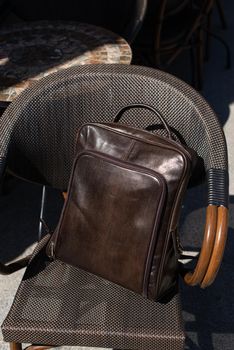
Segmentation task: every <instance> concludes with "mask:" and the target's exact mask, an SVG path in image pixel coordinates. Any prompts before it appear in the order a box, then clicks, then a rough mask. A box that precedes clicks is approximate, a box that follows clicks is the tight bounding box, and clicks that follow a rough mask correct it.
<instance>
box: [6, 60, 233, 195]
mask: <svg viewBox="0 0 234 350" xmlns="http://www.w3.org/2000/svg"><path fill="white" fill-rule="evenodd" d="M130 103H145V104H150V105H152V106H154V107H155V108H157V109H158V110H159V111H160V112H161V113H162V114H163V115H164V117H165V118H166V120H167V122H168V123H169V125H170V126H171V127H173V128H175V129H176V130H177V131H179V133H180V135H181V136H182V138H183V139H184V140H185V142H186V143H187V144H188V145H189V146H191V147H192V148H193V149H195V150H196V151H197V152H198V154H199V156H201V157H202V158H203V160H204V164H205V168H206V170H209V169H210V168H215V169H223V170H227V152H226V144H225V139H224V136H223V132H222V130H221V127H220V125H219V122H218V121H217V118H216V116H215V114H214V112H213V110H212V109H211V108H210V106H209V105H208V104H207V102H206V101H205V100H204V99H203V98H202V97H201V96H200V95H199V94H198V93H197V92H196V91H195V90H194V89H192V88H191V87H190V86H188V85H187V84H186V83H184V82H182V81H180V80H179V79H177V78H174V77H172V76H171V75H169V74H167V73H164V72H161V71H157V70H153V69H149V68H144V67H136V66H125V65H93V66H91V65H86V66H80V67H72V68H69V69H67V70H64V71H61V72H58V73H55V74H52V75H50V76H48V77H46V78H43V79H41V80H40V81H39V82H38V83H36V84H35V85H34V86H33V87H32V88H29V89H27V90H26V91H24V92H23V93H22V94H21V95H20V96H19V98H17V99H16V100H15V101H14V102H13V103H12V104H11V105H10V107H9V108H8V109H7V111H6V112H5V113H4V114H3V116H2V118H1V120H0V133H1V141H0V157H4V156H5V155H6V153H7V150H8V147H9V144H10V142H11V145H12V147H13V149H14V152H16V151H17V155H18V157H17V160H18V161H15V159H14V162H13V161H11V157H9V165H10V167H11V168H12V169H13V170H15V171H16V172H17V173H18V174H20V175H22V176H24V177H26V178H27V177H30V176H29V175H28V174H27V173H25V171H26V169H27V170H28V169H29V168H30V167H31V169H32V170H33V171H34V172H35V173H37V172H38V175H40V178H41V179H42V182H43V181H44V182H45V183H48V184H50V185H52V186H54V187H57V188H60V189H66V187H67V183H68V178H69V174H70V170H71V165H72V159H73V147H74V139H75V135H76V132H77V129H78V128H79V126H80V125H81V124H82V123H87V122H108V121H112V120H113V116H114V115H115V113H116V112H117V111H118V110H119V109H120V108H121V107H123V106H125V105H127V104H130ZM123 122H126V123H129V124H131V125H133V126H137V127H145V126H147V125H148V124H155V123H156V124H157V123H159V121H158V120H155V116H154V115H153V114H151V113H150V112H148V111H141V112H139V110H137V111H136V110H133V111H131V112H129V113H128V114H126V117H125V118H123ZM15 154H16V153H14V155H15ZM22 154H24V157H22ZM24 162H26V163H24ZM25 164H27V166H24V165H25ZM29 165H30V166H29Z"/></svg>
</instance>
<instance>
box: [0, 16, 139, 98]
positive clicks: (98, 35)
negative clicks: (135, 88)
mask: <svg viewBox="0 0 234 350" xmlns="http://www.w3.org/2000/svg"><path fill="white" fill-rule="evenodd" d="M131 58H132V54H131V49H130V47H129V45H128V43H127V42H126V41H125V40H124V39H123V38H121V37H120V36H119V35H117V34H114V33H112V32H110V31H109V30H106V29H103V28H100V27H96V26H93V25H89V24H85V23H77V22H58V21H56V22H46V21H43V22H34V23H33V24H30V25H29V24H27V25H26V24H22V23H21V24H18V25H14V26H9V27H5V28H1V30H0V101H9V102H11V101H12V100H13V99H14V98H15V97H16V96H17V95H18V94H19V93H20V92H22V91H23V90H24V89H25V88H26V87H28V86H29V85H30V84H32V83H33V82H35V81H36V80H39V79H41V78H42V77H44V76H47V75H49V74H51V73H53V72H56V71H58V70H61V69H64V68H68V67H71V66H75V65H80V64H95V63H120V64H122V63H123V64H130V63H131Z"/></svg>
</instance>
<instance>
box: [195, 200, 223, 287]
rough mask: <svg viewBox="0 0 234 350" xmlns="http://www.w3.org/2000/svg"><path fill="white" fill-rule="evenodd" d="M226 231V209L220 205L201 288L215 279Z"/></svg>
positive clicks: (220, 260)
mask: <svg viewBox="0 0 234 350" xmlns="http://www.w3.org/2000/svg"><path fill="white" fill-rule="evenodd" d="M227 232H228V209H227V208H226V207H224V206H220V207H218V220H217V230H216V238H215V243H214V248H213V252H212V255H211V258H210V262H209V266H208V269H207V271H206V274H205V277H204V279H203V281H202V283H201V287H202V288H206V287H208V286H209V285H211V283H213V281H214V280H215V277H216V275H217V273H218V271H219V267H220V265H221V262H222V258H223V254H224V249H225V245H226V240H227Z"/></svg>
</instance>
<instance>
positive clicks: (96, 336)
mask: <svg viewBox="0 0 234 350" xmlns="http://www.w3.org/2000/svg"><path fill="white" fill-rule="evenodd" d="M46 240H47V238H45V239H44V241H42V243H41V244H40V246H39V248H37V253H36V254H34V258H33V259H32V261H31V263H30V265H29V267H28V268H27V271H26V274H25V276H24V278H23V281H22V283H21V285H20V287H19V290H18V292H17V295H16V297H15V300H14V303H13V306H12V308H11V310H10V312H9V314H8V316H7V318H6V320H5V321H4V324H3V326H2V331H3V335H4V339H5V341H17V342H29V343H31V342H35V343H41V344H52V345H81V346H97V347H109V348H113V347H114V348H121V349H142V350H143V349H144V350H148V349H152V350H155V349H160V350H164V349H165V350H177V349H178V350H179V349H180V350H181V349H183V344H184V334H183V327H182V321H181V314H180V303H179V299H178V296H175V297H174V299H173V300H172V301H170V302H169V303H168V304H165V305H163V304H159V303H154V302H152V301H149V300H147V299H144V298H142V297H141V296H139V295H137V294H135V293H132V292H130V291H128V290H126V289H124V288H122V287H119V286H117V285H115V284H112V283H110V282H107V281H105V280H103V279H101V278H98V277H96V276H94V275H91V274H89V273H87V272H84V271H81V270H79V269H76V268H73V267H70V266H68V265H66V264H63V263H61V262H59V261H56V262H49V261H48V260H47V259H46V257H45V253H44V248H43V246H44V244H45V243H46ZM40 248H42V250H40V251H39V249H40ZM38 251H39V253H38Z"/></svg>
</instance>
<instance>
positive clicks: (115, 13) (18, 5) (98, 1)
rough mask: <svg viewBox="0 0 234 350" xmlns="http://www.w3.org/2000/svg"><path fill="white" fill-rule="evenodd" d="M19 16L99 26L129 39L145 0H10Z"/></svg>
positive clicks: (138, 23)
mask: <svg viewBox="0 0 234 350" xmlns="http://www.w3.org/2000/svg"><path fill="white" fill-rule="evenodd" d="M11 3H12V11H13V12H14V13H15V14H17V15H18V16H19V17H21V18H23V19H25V20H30V21H35V20H73V21H80V22H86V23H91V24H94V25H98V26H102V27H104V28H107V29H109V30H112V31H113V32H116V33H117V34H120V35H121V36H123V37H124V38H125V39H126V40H127V41H128V42H132V40H133V39H134V38H135V36H136V34H137V32H138V30H139V29H140V27H141V24H142V22H143V18H144V15H145V12H146V7H147V0H115V1H113V0H111V1H110V0H85V1H83V0H82V1H81V0H80V1H76V0H67V1H63V2H62V1H57V0H40V1H38V0H36V1H33V2H32V1H30V0H19V1H18V0H17V1H15V0H11Z"/></svg>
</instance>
